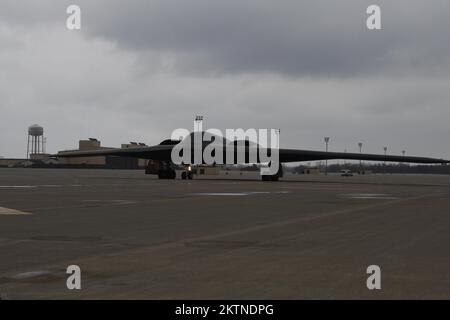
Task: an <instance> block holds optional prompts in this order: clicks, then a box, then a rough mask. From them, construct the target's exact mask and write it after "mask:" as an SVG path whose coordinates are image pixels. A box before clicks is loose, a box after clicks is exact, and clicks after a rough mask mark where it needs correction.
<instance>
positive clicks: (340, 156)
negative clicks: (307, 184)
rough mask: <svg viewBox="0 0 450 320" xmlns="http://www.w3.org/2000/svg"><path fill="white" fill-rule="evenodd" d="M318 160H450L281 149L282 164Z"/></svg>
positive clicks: (429, 161) (427, 162) (441, 162)
mask: <svg viewBox="0 0 450 320" xmlns="http://www.w3.org/2000/svg"><path fill="white" fill-rule="evenodd" d="M317 160H365V161H387V162H409V163H426V164H433V163H435V164H445V163H450V161H449V160H444V159H437V158H426V157H407V156H393V155H386V156H385V155H382V154H369V153H347V152H325V151H311V150H295V149H280V162H300V161H317Z"/></svg>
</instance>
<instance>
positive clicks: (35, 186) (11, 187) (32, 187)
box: [0, 186, 36, 188]
mask: <svg viewBox="0 0 450 320" xmlns="http://www.w3.org/2000/svg"><path fill="white" fill-rule="evenodd" d="M0 188H36V186H0Z"/></svg>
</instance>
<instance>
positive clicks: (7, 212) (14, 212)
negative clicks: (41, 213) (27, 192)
mask: <svg viewBox="0 0 450 320" xmlns="http://www.w3.org/2000/svg"><path fill="white" fill-rule="evenodd" d="M30 214H31V212H24V211H19V210H14V209H10V208H4V207H0V215H30Z"/></svg>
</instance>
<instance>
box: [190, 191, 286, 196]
mask: <svg viewBox="0 0 450 320" xmlns="http://www.w3.org/2000/svg"><path fill="white" fill-rule="evenodd" d="M271 193H272V194H285V193H290V192H289V191H277V192H269V191H247V192H205V193H192V195H194V196H251V195H256V194H271Z"/></svg>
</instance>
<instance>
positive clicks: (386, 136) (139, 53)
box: [0, 0, 450, 157]
mask: <svg viewBox="0 0 450 320" xmlns="http://www.w3.org/2000/svg"><path fill="white" fill-rule="evenodd" d="M72 3H76V4H78V5H80V7H81V9H82V30H81V31H68V30H66V29H65V19H66V16H67V15H66V14H65V9H66V7H67V6H68V5H69V4H72ZM372 3H377V4H379V5H380V7H381V9H382V27H383V30H381V31H373V32H372V31H368V30H367V29H366V28H365V19H366V14H365V9H366V8H367V6H368V5H369V4H372ZM449 9H450V3H449V2H448V1H444V0H442V1H440V0H434V1H417V0H413V1H406V0H404V1H375V2H373V1H356V0H352V1H330V0H328V1H323V0H322V1H267V0H241V1H236V0H230V1H211V0H189V1H181V0H178V1H175V0H158V1H156V0H154V1H145V2H144V1H137V0H130V1H127V2H123V1H116V0H108V1H106V0H99V1H86V0H82V1H56V0H53V1H51V0H43V1H39V2H36V1H10V0H4V1H2V2H1V4H0V68H1V70H2V71H1V74H0V108H1V114H2V116H1V118H0V124H1V128H0V134H1V138H0V155H4V156H23V154H24V150H25V141H26V136H25V134H26V133H25V130H26V127H27V126H28V125H29V124H32V123H34V122H39V123H40V124H42V125H43V126H44V127H45V128H46V131H47V135H48V143H49V149H50V150H51V151H56V150H59V149H64V148H70V147H73V146H75V144H76V140H77V139H80V138H87V137H90V136H95V137H98V138H100V139H101V140H102V142H103V143H104V144H105V145H111V146H117V145H118V144H120V143H123V142H127V141H130V140H138V141H145V142H147V143H158V142H159V141H160V140H162V139H164V138H166V137H167V136H169V135H170V133H171V131H172V130H173V129H175V128H178V127H186V128H191V126H192V119H193V115H194V114H195V113H201V114H204V115H205V119H206V125H208V126H212V127H217V128H222V129H223V128H226V127H231V128H235V127H244V128H246V127H266V128H272V127H275V128H281V129H282V136H281V138H282V140H281V143H282V145H283V146H289V147H298V148H301V147H302V148H316V149H318V148H321V147H322V139H323V136H325V135H330V136H331V137H332V144H331V148H332V149H334V150H337V151H342V150H344V149H347V150H349V151H350V150H353V151H355V150H357V142H358V141H360V140H362V141H363V142H364V145H365V150H366V151H368V152H369V151H370V152H381V151H382V146H384V145H388V146H389V150H391V151H392V152H393V153H400V152H401V150H403V149H406V150H407V151H408V153H409V154H413V153H415V154H418V155H420V154H424V155H427V154H428V155H432V156H438V157H450V150H449V146H448V143H447V139H448V138H447V137H448V136H449V133H450V130H449V127H448V123H447V122H448V119H449V118H450V106H449V102H450V93H449V90H448V87H449V85H450V54H449V52H450V41H448V35H447V34H448V30H450V10H449Z"/></svg>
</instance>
